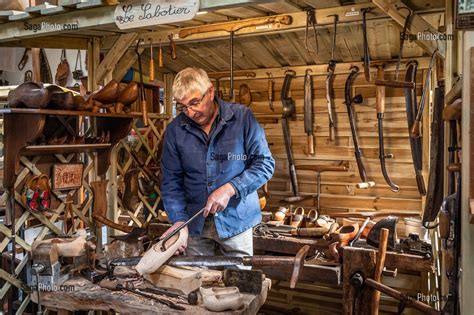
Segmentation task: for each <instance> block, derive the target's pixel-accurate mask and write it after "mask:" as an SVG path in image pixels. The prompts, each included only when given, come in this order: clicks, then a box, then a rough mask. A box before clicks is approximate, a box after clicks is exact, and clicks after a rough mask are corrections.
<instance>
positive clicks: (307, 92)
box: [304, 69, 314, 155]
mask: <svg viewBox="0 0 474 315" xmlns="http://www.w3.org/2000/svg"><path fill="white" fill-rule="evenodd" d="M310 72H312V70H311V69H306V72H305V76H304V131H305V132H306V134H307V135H308V154H309V155H314V135H313V77H312V76H311V74H310Z"/></svg>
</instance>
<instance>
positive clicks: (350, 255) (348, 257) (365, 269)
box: [342, 246, 376, 315]
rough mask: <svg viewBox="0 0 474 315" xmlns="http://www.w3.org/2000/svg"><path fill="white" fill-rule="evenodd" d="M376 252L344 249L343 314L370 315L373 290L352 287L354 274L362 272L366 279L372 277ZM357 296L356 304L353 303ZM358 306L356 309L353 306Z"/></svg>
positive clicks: (351, 248)
mask: <svg viewBox="0 0 474 315" xmlns="http://www.w3.org/2000/svg"><path fill="white" fill-rule="evenodd" d="M375 254H376V252H375V251H374V250H371V249H362V248H355V247H347V246H346V247H344V248H343V257H344V258H343V266H342V268H343V270H344V274H343V282H342V283H343V285H342V296H343V314H346V315H351V314H370V310H371V308H370V307H371V303H370V301H371V299H372V289H370V288H368V287H367V286H364V287H362V288H360V289H357V291H358V292H357V293H356V289H355V288H354V287H352V285H351V281H350V280H351V277H352V275H353V274H354V273H356V272H360V273H362V275H364V276H365V277H368V276H371V275H373V273H374V270H375V262H376V257H375V256H376V255H375ZM356 295H357V301H356V303H353V301H354V299H355V298H356ZM354 305H356V309H355V310H354V309H353V306H354Z"/></svg>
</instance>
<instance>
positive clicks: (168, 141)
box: [161, 128, 188, 223]
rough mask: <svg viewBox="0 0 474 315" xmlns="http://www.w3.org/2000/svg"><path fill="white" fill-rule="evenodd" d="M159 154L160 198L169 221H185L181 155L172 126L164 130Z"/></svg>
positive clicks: (186, 217)
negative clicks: (160, 153)
mask: <svg viewBox="0 0 474 315" xmlns="http://www.w3.org/2000/svg"><path fill="white" fill-rule="evenodd" d="M163 141H164V145H163V154H162V156H161V198H162V199H163V204H164V207H165V211H166V213H167V214H168V218H169V220H170V222H171V223H176V222H177V221H186V220H187V219H188V215H187V213H186V198H185V193H184V190H183V182H184V174H183V167H182V163H181V156H180V154H179V152H178V149H177V145H176V135H175V133H174V132H173V130H172V128H168V129H167V130H166V132H165V138H164V140H163Z"/></svg>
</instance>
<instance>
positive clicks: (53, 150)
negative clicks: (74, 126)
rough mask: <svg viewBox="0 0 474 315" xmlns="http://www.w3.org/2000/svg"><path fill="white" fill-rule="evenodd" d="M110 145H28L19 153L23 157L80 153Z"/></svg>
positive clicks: (103, 148) (107, 147)
mask: <svg viewBox="0 0 474 315" xmlns="http://www.w3.org/2000/svg"><path fill="white" fill-rule="evenodd" d="M110 146H111V144H110V143H97V144H62V145H29V146H27V147H25V148H24V149H23V150H22V151H21V153H22V154H24V155H41V154H62V153H80V152H91V151H98V150H105V149H109V148H110Z"/></svg>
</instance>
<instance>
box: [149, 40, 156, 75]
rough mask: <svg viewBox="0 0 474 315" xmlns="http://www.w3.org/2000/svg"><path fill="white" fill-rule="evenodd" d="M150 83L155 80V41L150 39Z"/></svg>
mask: <svg viewBox="0 0 474 315" xmlns="http://www.w3.org/2000/svg"><path fill="white" fill-rule="evenodd" d="M149 72H150V82H151V81H153V80H155V61H154V60H153V40H152V39H151V38H150V68H149Z"/></svg>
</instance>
